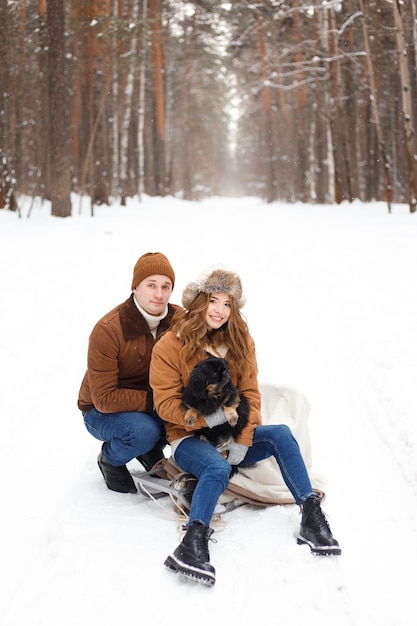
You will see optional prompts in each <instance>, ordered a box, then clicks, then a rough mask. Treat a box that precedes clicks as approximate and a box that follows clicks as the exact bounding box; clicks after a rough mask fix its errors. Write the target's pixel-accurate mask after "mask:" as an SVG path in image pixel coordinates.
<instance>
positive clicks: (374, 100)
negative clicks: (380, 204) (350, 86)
mask: <svg viewBox="0 0 417 626" xmlns="http://www.w3.org/2000/svg"><path fill="white" fill-rule="evenodd" d="M359 5H360V9H361V12H362V32H363V39H364V46H365V52H366V63H367V67H368V78H369V87H370V91H371V98H370V100H371V107H372V115H373V119H374V120H375V128H376V134H377V138H378V144H379V149H380V151H381V156H382V162H383V166H384V180H385V197H386V200H387V204H388V212H389V213H391V198H392V183H391V169H390V164H389V159H388V155H387V150H386V147H385V142H384V139H383V136H382V127H381V122H380V118H379V109H378V101H379V98H378V92H377V88H376V84H375V70H374V67H373V63H372V52H371V45H370V43H369V32H368V25H367V21H366V13H365V10H364V4H363V0H359Z"/></svg>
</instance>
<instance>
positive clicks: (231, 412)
mask: <svg viewBox="0 0 417 626" xmlns="http://www.w3.org/2000/svg"><path fill="white" fill-rule="evenodd" d="M223 411H224V415H225V418H226V419H227V421H228V422H229V424H230V426H236V424H237V421H238V419H239V414H238V412H237V411H236V408H235V407H234V406H224V407H223Z"/></svg>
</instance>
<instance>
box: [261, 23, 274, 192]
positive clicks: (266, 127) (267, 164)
mask: <svg viewBox="0 0 417 626" xmlns="http://www.w3.org/2000/svg"><path fill="white" fill-rule="evenodd" d="M258 51H259V58H260V62H261V77H262V81H261V82H262V105H263V143H264V149H263V151H262V155H263V159H264V171H265V175H266V190H265V191H266V200H267V202H273V201H274V200H275V197H274V196H275V194H274V172H273V158H272V157H273V146H272V144H273V136H272V111H271V109H272V98H271V90H270V87H269V86H268V80H267V79H268V68H267V53H266V45H265V29H264V19H263V17H262V16H261V15H260V16H259V17H258Z"/></svg>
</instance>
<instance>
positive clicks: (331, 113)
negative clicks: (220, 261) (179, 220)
mask: <svg viewBox="0 0 417 626" xmlns="http://www.w3.org/2000/svg"><path fill="white" fill-rule="evenodd" d="M0 23H1V24H2V28H1V29H0V57H1V64H0V137H1V143H0V157H1V158H0V208H7V209H11V210H16V209H18V198H19V194H25V195H28V196H30V197H32V198H35V197H40V198H43V199H47V200H49V201H51V212H52V215H55V216H60V217H67V216H70V215H71V214H72V212H73V207H72V206H71V192H75V193H77V194H80V195H81V196H87V197H88V198H90V199H91V208H92V212H93V207H94V205H96V204H97V205H98V204H109V205H111V204H113V203H114V202H115V199H117V202H118V203H121V204H122V205H123V204H125V203H126V199H127V198H129V197H139V199H140V198H141V196H142V194H146V195H149V196H169V195H171V196H174V197H177V198H181V199H185V200H193V201H195V200H201V199H203V198H207V197H210V196H214V195H222V196H227V195H229V196H232V195H234V196H237V195H242V196H257V197H259V198H261V199H263V200H264V201H266V202H268V203H272V202H275V201H277V200H279V201H283V202H297V201H298V202H304V203H313V204H314V203H325V204H334V203H341V202H343V201H348V202H352V201H353V200H355V199H358V200H360V201H363V202H369V201H372V200H379V201H384V202H386V203H387V207H388V210H390V207H391V203H392V202H401V203H406V204H408V205H409V209H410V212H414V211H415V210H416V208H417V207H416V198H417V156H416V155H417V148H416V137H415V120H416V117H417V69H416V58H417V3H416V0H404V1H402V0H375V1H373V0H365V1H364V0H343V1H336V0H310V1H305V0H291V1H289V0H255V1H253V2H250V1H249V2H248V1H247V0H244V1H240V0H235V1H233V2H216V1H213V0H200V1H195V2H181V1H179V0H169V1H168V0H79V1H77V2H65V0H19V1H12V0H0Z"/></svg>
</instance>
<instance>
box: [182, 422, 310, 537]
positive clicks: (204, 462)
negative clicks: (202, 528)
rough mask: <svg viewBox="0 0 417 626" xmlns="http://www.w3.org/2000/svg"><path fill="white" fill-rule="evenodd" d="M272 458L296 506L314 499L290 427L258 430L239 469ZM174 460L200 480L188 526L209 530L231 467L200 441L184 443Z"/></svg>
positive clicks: (260, 428) (196, 439)
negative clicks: (197, 526)
mask: <svg viewBox="0 0 417 626" xmlns="http://www.w3.org/2000/svg"><path fill="white" fill-rule="evenodd" d="M270 456H273V457H275V459H276V461H277V463H278V465H279V468H280V470H281V473H282V477H283V479H284V482H285V484H286V485H287V487H288V489H289V490H290V492H291V494H292V495H293V497H294V500H295V501H296V503H297V504H301V503H302V502H304V500H306V499H307V498H308V497H309V496H311V495H313V493H314V492H313V488H312V486H311V482H310V478H309V477H308V474H307V469H306V466H305V464H304V461H303V458H302V456H301V452H300V448H299V446H298V443H297V441H296V439H295V438H294V436H293V434H292V432H291V430H290V429H289V428H288V426H286V425H284V424H279V425H273V424H268V425H265V426H257V427H256V428H255V432H254V437H253V444H252V446H251V447H250V448H249V450H248V452H247V454H246V456H245V458H244V459H243V461H242V462H241V463H240V466H242V467H244V466H247V465H252V464H253V463H256V462H257V461H261V460H262V459H266V458H268V457H270ZM174 457H175V461H176V463H177V464H178V465H179V466H180V467H181V469H183V470H184V471H185V472H188V473H189V474H193V475H194V476H196V477H197V478H198V482H197V486H196V488H195V491H194V494H193V497H192V501H191V509H190V519H189V522H188V525H191V524H192V523H193V522H194V521H196V520H197V521H199V522H202V523H203V524H205V525H206V526H209V525H210V521H211V518H212V516H213V513H214V509H215V507H216V504H217V500H218V499H219V497H220V496H221V494H222V493H223V492H224V490H225V489H226V487H227V484H228V482H229V477H230V472H231V466H230V465H229V463H228V462H227V461H226V459H224V458H223V457H222V455H221V454H220V453H219V452H218V451H217V450H216V449H215V448H214V447H213V446H212V445H211V444H209V443H208V442H207V441H204V440H202V439H198V437H188V438H187V439H184V440H183V441H182V442H181V443H180V444H179V445H178V447H177V449H176V451H175V455H174Z"/></svg>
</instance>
